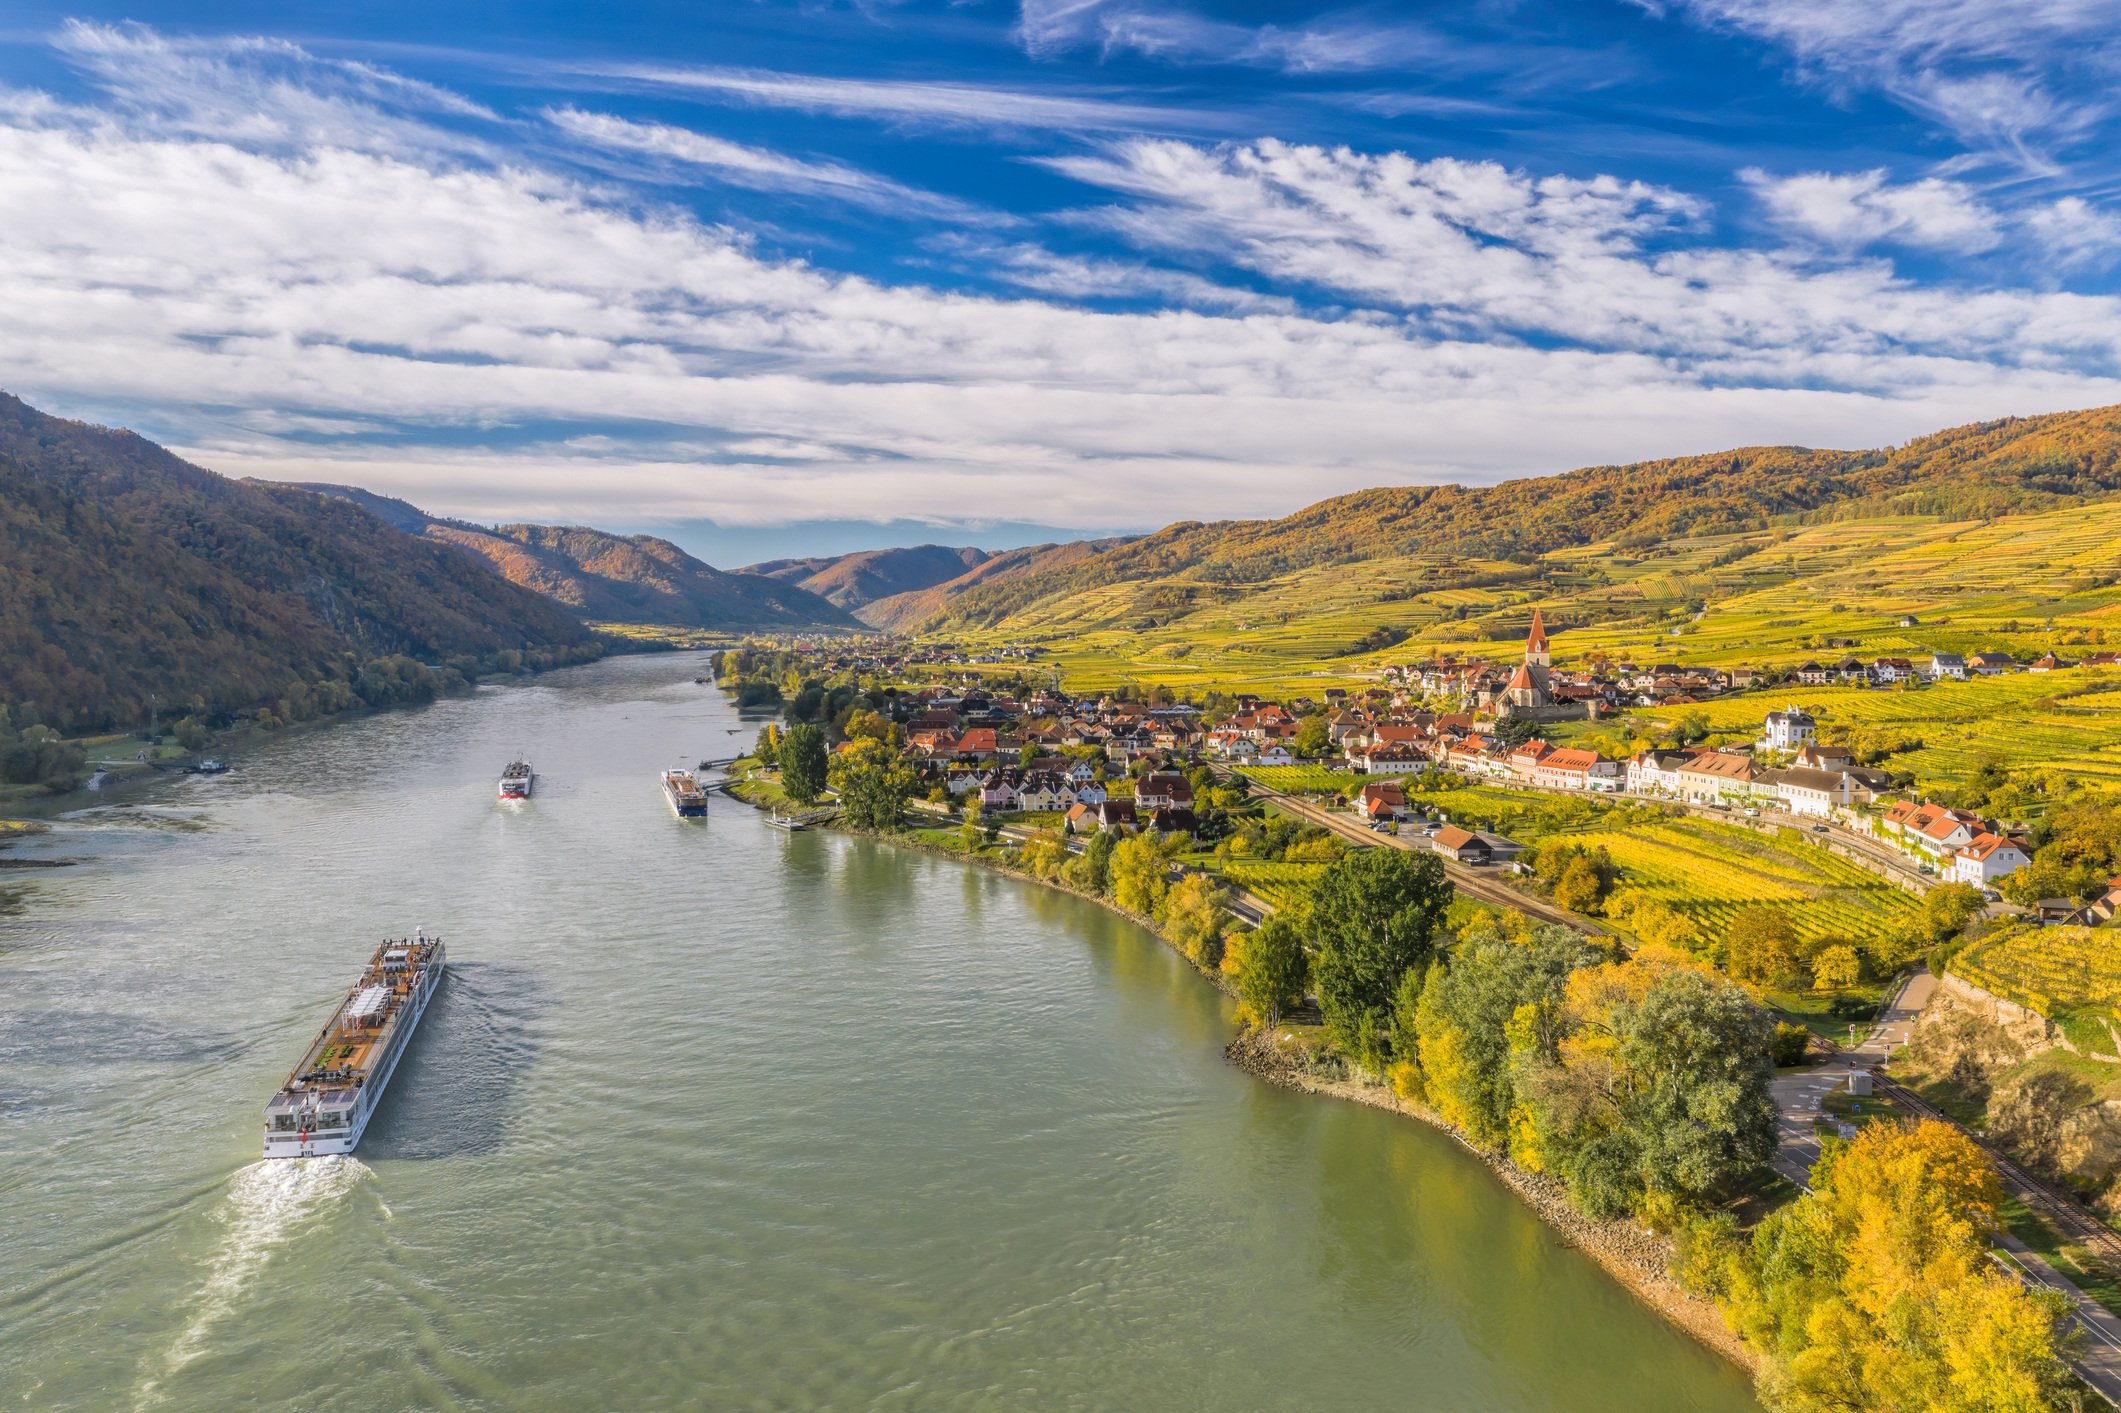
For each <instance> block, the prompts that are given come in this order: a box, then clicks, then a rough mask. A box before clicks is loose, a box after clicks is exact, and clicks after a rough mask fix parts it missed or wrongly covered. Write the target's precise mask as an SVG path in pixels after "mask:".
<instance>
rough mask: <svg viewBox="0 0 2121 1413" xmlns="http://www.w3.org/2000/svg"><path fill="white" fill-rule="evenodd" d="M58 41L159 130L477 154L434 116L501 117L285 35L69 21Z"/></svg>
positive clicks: (298, 144)
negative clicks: (224, 34)
mask: <svg viewBox="0 0 2121 1413" xmlns="http://www.w3.org/2000/svg"><path fill="white" fill-rule="evenodd" d="M55 44H56V47H57V48H58V50H59V52H60V53H62V54H63V55H65V56H66V57H67V58H68V59H69V60H71V61H72V62H73V64H74V65H75V67H76V68H78V69H80V70H81V71H82V72H83V73H85V74H87V75H88V76H89V77H90V78H91V79H92V80H93V81H95V82H96V83H97V84H98V85H99V86H100V87H101V88H103V89H104V91H106V92H107V93H109V94H110V95H111V97H112V98H113V99H114V100H115V101H116V102H117V104H118V105H119V109H120V111H121V112H123V113H125V114H127V115H128V116H131V117H132V118H134V119H136V120H141V121H148V122H152V124H153V126H154V127H155V129H156V130H157V131H160V132H165V133H173V134H174V133H190V134H194V135H198V136H205V137H219V138H227V139H230V140H232V141H237V142H242V143H245V144H247V145H250V146H253V147H263V146H272V147H277V148H280V149H283V150H292V149H298V148H302V147H305V146H309V145H313V144H329V145H331V146H335V147H352V148H359V149H361V150H363V151H373V152H396V153H413V152H443V151H447V152H458V153H484V152H488V151H490V149H489V148H488V147H487V145H486V143H485V141H484V139H482V138H481V137H479V136H476V135H474V134H467V133H465V132H463V131H461V130H458V129H455V128H451V127H445V126H441V125H438V124H437V123H435V122H433V121H431V119H433V118H437V117H441V118H453V119H468V120H472V121H473V123H474V124H475V125H480V124H490V123H498V122H499V121H500V118H499V116H498V115H497V114H495V113H494V112H493V111H492V110H490V109H488V108H486V107H484V106H483V105H481V104H478V103H474V102H471V101H470V100H468V99H466V98H464V97H462V96H461V95H459V94H456V93H452V92H450V91H449V90H447V89H442V88H437V87H435V86H433V85H432V84H425V83H420V82H418V81H417V80H414V79H408V78H406V77H404V76H403V75H400V74H395V73H392V72H390V71H389V70H387V69H381V68H377V67H376V66H374V65H371V64H362V63H353V62H348V61H344V60H329V59H320V58H319V57H317V56H316V55H314V54H311V53H309V52H308V51H307V50H305V49H303V48H302V47H301V46H300V45H296V44H289V43H287V42H285V41H283V40H276V39H247V38H237V39H172V38H169V37H166V36H164V35H161V34H158V33H156V32H155V31H153V30H150V29H147V28H144V27H142V26H140V25H130V24H129V25H122V26H113V25H98V24H90V23H87V22H84V21H81V20H69V21H67V22H66V24H65V25H64V26H62V27H61V29H60V31H59V34H58V36H57V38H56V40H55Z"/></svg>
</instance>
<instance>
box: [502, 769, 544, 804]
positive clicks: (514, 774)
mask: <svg viewBox="0 0 2121 1413" xmlns="http://www.w3.org/2000/svg"><path fill="white" fill-rule="evenodd" d="M537 782H538V773H537V772H536V771H534V770H532V769H531V768H530V762H529V761H527V760H512V761H510V762H509V763H508V768H507V769H506V770H504V771H502V772H501V798H502V799H504V800H527V799H529V798H530V791H531V788H532V787H533V786H535V785H536V784H537Z"/></svg>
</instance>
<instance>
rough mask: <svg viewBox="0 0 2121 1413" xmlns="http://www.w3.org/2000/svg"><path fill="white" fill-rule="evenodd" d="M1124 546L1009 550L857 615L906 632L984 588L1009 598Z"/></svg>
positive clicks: (1103, 543) (1098, 543)
mask: <svg viewBox="0 0 2121 1413" xmlns="http://www.w3.org/2000/svg"><path fill="white" fill-rule="evenodd" d="M1126 543H1127V541H1126V540H1125V539H1110V540H1069V541H1067V542H1066V543H1064V544H1057V545H1030V546H1027V547H1026V548H1023V549H1013V550H1007V551H1004V552H1003V553H1001V554H997V555H991V556H989V557H988V558H986V559H984V560H982V561H980V562H979V563H978V564H976V565H974V566H973V567H972V568H970V569H968V570H966V571H965V572H964V573H963V574H960V575H959V576H958V577H956V578H955V579H949V580H946V581H944V582H942V583H939V584H932V585H930V586H928V587H927V588H923V589H914V590H912V591H910V592H908V593H902V594H894V595H892V596H891V597H890V598H884V599H877V600H875V601H873V602H871V603H867V604H864V605H862V607H861V608H859V609H857V610H856V611H855V616H856V617H858V618H860V619H861V620H862V622H864V623H866V624H868V625H869V626H870V627H872V628H880V629H882V630H884V631H885V632H888V633H899V632H905V631H908V630H910V629H913V628H917V627H919V626H920V625H921V624H923V623H927V622H929V621H931V620H934V619H937V618H941V617H943V616H945V615H946V614H947V613H948V611H949V610H950V609H951V607H952V606H953V605H954V604H955V602H956V601H957V600H958V599H960V598H963V597H971V596H973V595H974V594H975V591H977V590H980V589H982V588H983V587H984V586H987V585H989V584H992V585H995V586H998V587H999V588H1000V589H1001V593H1002V596H1003V597H1004V599H1006V597H1007V595H1008V592H1009V590H1008V588H1007V586H1008V585H1011V584H1023V585H1031V586H1037V585H1043V584H1044V583H1046V582H1047V576H1048V575H1055V574H1065V573H1066V572H1067V571H1068V570H1070V569H1071V568H1073V567H1074V566H1076V565H1078V564H1081V563H1082V562H1083V561H1085V560H1088V559H1092V558H1094V557H1095V556H1097V555H1100V554H1103V553H1104V552H1106V551H1107V550H1110V549H1112V548H1114V547H1116V546H1119V545H1124V544H1126Z"/></svg>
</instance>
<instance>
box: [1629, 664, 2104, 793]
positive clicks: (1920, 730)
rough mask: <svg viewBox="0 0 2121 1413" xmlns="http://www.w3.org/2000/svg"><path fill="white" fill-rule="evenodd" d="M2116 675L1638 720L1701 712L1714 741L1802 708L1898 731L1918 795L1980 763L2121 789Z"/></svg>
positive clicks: (1818, 699)
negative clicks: (1909, 740)
mask: <svg viewBox="0 0 2121 1413" xmlns="http://www.w3.org/2000/svg"><path fill="white" fill-rule="evenodd" d="M2117 687H2121V670H2117V669H2114V668H2086V667H2077V668H2070V669H2067V670H2064V671H2061V672H2020V673H2012V674H2008V675H2005V676H2000V677H1985V678H1977V679H1975V680H1973V681H1970V682H1940V683H1938V684H1936V685H1935V686H1929V687H1911V688H1897V689H1896V688H1887V689H1867V688H1862V687H1795V688H1790V689H1787V690H1786V691H1784V692H1782V693H1781V694H1779V697H1777V698H1773V699H1771V698H1768V697H1765V696H1762V695H1760V694H1751V695H1744V696H1736V697H1726V698H1724V699H1722V700H1720V701H1711V702H1704V703H1702V704H1701V705H1699V706H1690V707H1685V708H1679V709H1673V708H1663V709H1654V710H1653V709H1643V710H1639V711H1636V712H1633V713H1630V715H1631V716H1632V717H1634V718H1635V719H1638V720H1643V721H1658V722H1663V721H1670V720H1672V719H1675V718H1676V717H1677V716H1678V715H1679V713H1680V712H1681V711H1685V712H1699V713H1701V715H1702V716H1703V717H1705V718H1706V719H1707V722H1708V728H1709V730H1711V731H1714V732H1745V733H1750V732H1752V731H1753V730H1755V729H1757V728H1758V727H1759V725H1760V720H1761V716H1762V713H1763V712H1765V711H1766V710H1767V709H1768V708H1769V707H1770V706H1772V705H1779V703H1780V700H1781V699H1783V698H1786V699H1787V700H1789V701H1792V702H1795V703H1796V704H1798V705H1800V706H1802V707H1804V708H1805V709H1806V710H1808V711H1810V712H1811V713H1812V714H1813V715H1815V716H1817V717H1818V718H1819V721H1820V724H1821V725H1822V726H1823V727H1831V726H1834V725H1836V724H1842V725H1848V726H1854V727H1858V728H1875V727H1897V728H1902V729H1904V730H1905V732H1906V734H1908V735H1909V736H1912V737H1916V738H1918V739H1919V740H1920V741H1921V743H1922V744H1921V745H1920V746H1919V747H1917V748H1916V749H1913V750H1909V751H1904V752H1901V753H1899V754H1897V755H1894V756H1892V757H1891V758H1890V764H1891V765H1892V767H1893V768H1895V769H1901V770H1909V771H1912V772H1914V774H1915V777H1916V781H1917V783H1918V784H1919V785H1921V786H1924V787H1931V786H1942V785H1950V784H1953V783H1956V782H1958V781H1961V780H1964V779H1965V778H1967V777H1968V776H1970V775H1972V774H1973V773H1974V772H1975V771H1976V770H1978V769H1979V768H1980V766H1981V765H1982V763H1983V762H1984V761H1986V760H1990V759H1995V760H2001V761H2003V762H2005V763H2006V764H2008V765H2011V766H2014V767H2017V766H2038V767H2052V768H2054V769H2058V770H2062V771H2066V772H2069V773H2071V774H2075V775H2080V776H2084V777H2087V778H2090V779H2093V780H2097V781H2100V782H2107V783H2121V690H2117Z"/></svg>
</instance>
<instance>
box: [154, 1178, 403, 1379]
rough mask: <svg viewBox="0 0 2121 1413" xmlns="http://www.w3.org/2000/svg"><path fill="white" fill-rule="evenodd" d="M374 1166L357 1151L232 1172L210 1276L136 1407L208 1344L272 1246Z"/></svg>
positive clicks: (218, 1213) (219, 1212)
mask: <svg viewBox="0 0 2121 1413" xmlns="http://www.w3.org/2000/svg"><path fill="white" fill-rule="evenodd" d="M368 1172H369V1170H368V1169H367V1168H366V1167H364V1166H363V1165H362V1164H361V1162H360V1160H358V1159H356V1158H351V1157H333V1158H276V1159H273V1160H271V1161H269V1162H258V1163H253V1164H251V1165H250V1166H249V1167H247V1168H244V1169H243V1170H241V1171H240V1172H238V1173H237V1174H236V1175H235V1176H234V1177H233V1178H231V1179H229V1183H228V1192H227V1194H226V1195H225V1196H224V1197H223V1198H222V1199H221V1202H220V1205H218V1206H217V1207H215V1208H214V1212H213V1220H214V1222H215V1224H216V1225H217V1226H219V1227H220V1228H221V1237H220V1239H219V1240H218V1241H217V1242H216V1243H215V1245H214V1249H213V1254H212V1255H211V1256H210V1257H209V1258H208V1261H207V1267H206V1276H205V1279H204V1280H202V1281H201V1282H200V1283H199V1287H198V1289H197V1290H196V1291H195V1292H194V1293H193V1294H192V1297H191V1299H190V1301H189V1302H188V1303H187V1310H188V1314H189V1316H190V1318H189V1320H188V1321H187V1322H186V1323H185V1326H184V1330H183V1332H182V1333H181V1334H179V1335H178V1336H177V1338H176V1340H175V1341H174V1342H172V1343H171V1345H170V1347H169V1349H168V1350H167V1351H165V1352H164V1353H163V1355H162V1357H161V1359H160V1361H159V1362H158V1364H157V1365H156V1367H154V1368H153V1369H151V1370H150V1371H148V1373H147V1374H146V1375H145V1376H144V1377H143V1379H142V1382H141V1384H140V1389H139V1392H138V1394H137V1395H136V1396H135V1398H134V1400H133V1406H134V1407H135V1408H147V1407H152V1406H153V1405H155V1404H157V1403H160V1402H161V1401H162V1400H163V1399H164V1398H165V1397H167V1395H166V1394H164V1393H163V1392H162V1387H161V1386H162V1384H163V1383H164V1382H165V1381H166V1380H168V1379H169V1378H170V1377H171V1376H172V1375H174V1374H176V1373H177V1372H178V1371H179V1370H181V1369H182V1368H183V1367H184V1366H185V1365H187V1364H189V1363H191V1362H192V1361H193V1360H194V1359H197V1358H198V1357H199V1356H200V1355H201V1354H203V1353H205V1352H206V1348H207V1336H208V1335H209V1334H211V1333H212V1331H213V1328H214V1326H216V1325H218V1324H219V1323H220V1322H221V1321H222V1320H224V1319H226V1318H227V1317H228V1316H229V1315H231V1314H233V1313H234V1312H235V1309H236V1306H237V1304H238V1303H239V1302H240V1301H241V1300H242V1298H243V1296H244V1293H245V1292H246V1291H248V1290H249V1289H250V1286H251V1284H252V1282H254V1281H255V1280H256V1279H257V1277H258V1273H259V1272H260V1271H262V1270H264V1269H265V1265H266V1263H267V1262H268V1261H270V1260H272V1256H273V1253H274V1252H275V1251H277V1250H279V1249H280V1248H281V1247H282V1246H284V1245H286V1244H287V1242H288V1241H289V1240H290V1239H292V1238H293V1237H294V1236H295V1234H296V1233H297V1232H299V1231H301V1230H302V1228H304V1227H306V1226H307V1225H309V1224H310V1223H311V1222H312V1221H313V1220H314V1219H315V1218H317V1217H318V1216H321V1215H322V1214H323V1213H325V1212H327V1211H329V1210H331V1209H332V1208H334V1207H336V1206H337V1205H338V1204H339V1203H340V1202H341V1201H342V1200H343V1199H344V1198H345V1197H346V1196H347V1195H348V1194H349V1193H351V1192H352V1191H353V1190H354V1189H355V1188H356V1187H357V1186H359V1185H360V1183H361V1181H362V1179H364V1178H366V1177H367V1176H368Z"/></svg>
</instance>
